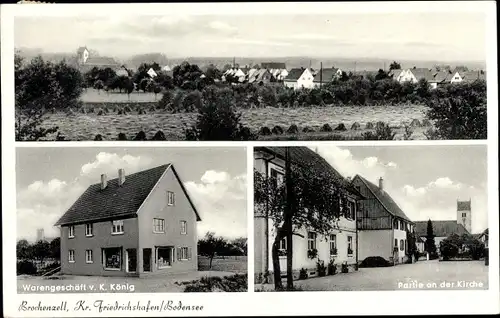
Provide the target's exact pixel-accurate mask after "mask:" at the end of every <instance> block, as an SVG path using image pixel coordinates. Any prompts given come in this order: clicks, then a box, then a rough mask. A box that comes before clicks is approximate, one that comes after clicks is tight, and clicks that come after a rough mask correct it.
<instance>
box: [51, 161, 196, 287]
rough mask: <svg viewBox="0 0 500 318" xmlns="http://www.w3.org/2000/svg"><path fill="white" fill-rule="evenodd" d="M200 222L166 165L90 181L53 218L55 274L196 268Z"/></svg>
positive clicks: (142, 273)
mask: <svg viewBox="0 0 500 318" xmlns="http://www.w3.org/2000/svg"><path fill="white" fill-rule="evenodd" d="M198 221H201V219H200V216H199V214H198V211H197V210H196V207H195V206H194V205H193V203H192V201H191V199H190V197H189V195H188V193H187V192H186V189H185V188H184V185H183V183H182V181H181V179H180V178H179V175H178V174H177V172H176V170H175V168H174V166H173V165H171V164H167V165H162V166H159V167H155V168H152V169H148V170H144V171H141V172H138V173H134V174H131V175H129V176H125V171H124V170H123V169H119V170H118V177H117V178H114V179H111V180H109V181H108V180H107V176H106V175H105V174H103V175H101V182H100V183H96V184H93V185H91V186H89V187H88V188H87V190H86V191H85V192H84V193H83V194H82V195H81V196H80V197H79V198H78V199H77V200H76V202H75V203H74V204H73V205H72V206H71V207H70V208H69V209H68V210H67V211H66V213H64V215H63V216H62V217H61V218H60V219H59V220H58V221H57V223H56V226H59V227H60V233H61V273H63V274H72V275H98V276H139V277H142V276H148V275H152V274H156V273H164V274H170V273H180V272H189V271H196V270H197V268H198V265H197V263H198V260H197V232H196V229H197V222H198Z"/></svg>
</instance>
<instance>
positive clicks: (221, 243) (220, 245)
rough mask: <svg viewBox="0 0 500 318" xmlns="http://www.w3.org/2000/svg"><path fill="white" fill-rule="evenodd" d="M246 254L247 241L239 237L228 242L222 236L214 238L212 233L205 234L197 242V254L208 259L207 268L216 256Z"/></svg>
mask: <svg viewBox="0 0 500 318" xmlns="http://www.w3.org/2000/svg"><path fill="white" fill-rule="evenodd" d="M247 253H248V249H247V239H246V238H244V237H239V238H236V239H233V240H228V239H226V238H224V237H222V236H216V235H215V233H214V232H207V233H206V234H205V236H204V237H203V238H202V239H200V240H198V254H199V255H201V256H205V257H207V258H208V259H209V261H210V263H209V267H210V268H212V261H213V259H214V258H215V257H217V256H246V255H247Z"/></svg>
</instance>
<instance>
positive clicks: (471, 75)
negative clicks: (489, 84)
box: [459, 71, 486, 82]
mask: <svg viewBox="0 0 500 318" xmlns="http://www.w3.org/2000/svg"><path fill="white" fill-rule="evenodd" d="M459 74H460V76H462V79H463V80H464V81H467V82H474V81H476V80H485V79H486V74H484V73H481V71H467V72H459Z"/></svg>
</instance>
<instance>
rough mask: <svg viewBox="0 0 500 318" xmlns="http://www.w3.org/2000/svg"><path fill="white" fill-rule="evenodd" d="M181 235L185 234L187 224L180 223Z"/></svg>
mask: <svg viewBox="0 0 500 318" xmlns="http://www.w3.org/2000/svg"><path fill="white" fill-rule="evenodd" d="M181 234H187V222H186V221H181Z"/></svg>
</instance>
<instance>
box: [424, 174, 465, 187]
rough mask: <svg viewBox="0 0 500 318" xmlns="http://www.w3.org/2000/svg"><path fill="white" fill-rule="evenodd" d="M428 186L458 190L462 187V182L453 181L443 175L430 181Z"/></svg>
mask: <svg viewBox="0 0 500 318" xmlns="http://www.w3.org/2000/svg"><path fill="white" fill-rule="evenodd" d="M429 187H436V188H442V189H455V190H458V189H460V188H461V187H462V184H460V183H454V182H453V181H451V179H450V178H448V177H444V178H438V179H436V181H432V182H430V183H429Z"/></svg>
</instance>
